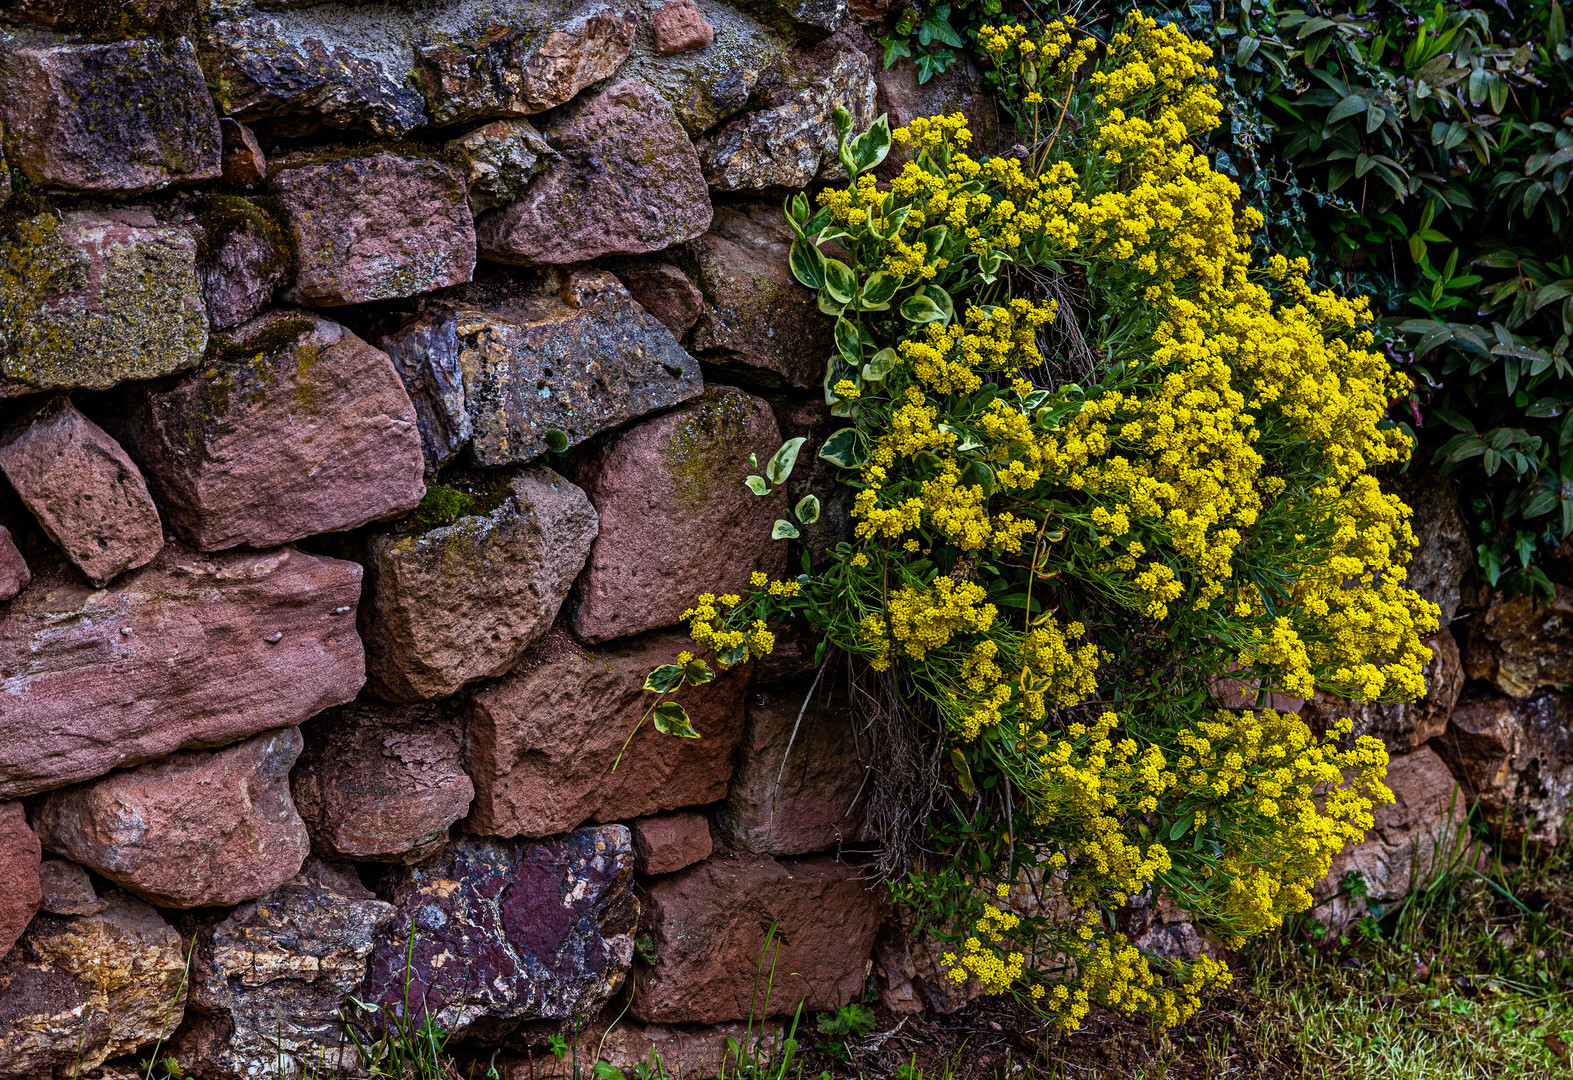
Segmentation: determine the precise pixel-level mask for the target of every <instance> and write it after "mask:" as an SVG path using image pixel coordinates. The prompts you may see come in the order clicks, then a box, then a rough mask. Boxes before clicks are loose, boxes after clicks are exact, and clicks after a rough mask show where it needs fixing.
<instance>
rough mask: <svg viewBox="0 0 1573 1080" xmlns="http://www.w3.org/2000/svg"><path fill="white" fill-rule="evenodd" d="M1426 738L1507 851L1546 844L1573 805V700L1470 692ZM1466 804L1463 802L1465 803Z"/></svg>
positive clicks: (1557, 835)
mask: <svg viewBox="0 0 1573 1080" xmlns="http://www.w3.org/2000/svg"><path fill="white" fill-rule="evenodd" d="M1431 745H1432V746H1433V747H1434V748H1435V749H1436V751H1437V753H1438V754H1440V755H1441V756H1442V758H1443V760H1445V761H1446V762H1447V764H1448V767H1449V768H1451V769H1452V770H1453V775H1454V776H1456V777H1458V779H1459V782H1460V783H1461V784H1462V785H1463V787H1464V789H1465V792H1466V793H1467V795H1468V798H1469V800H1470V801H1473V800H1474V799H1475V798H1478V799H1479V800H1480V808H1481V810H1482V811H1483V813H1484V814H1485V816H1486V819H1487V820H1488V821H1490V822H1491V823H1492V825H1493V827H1494V835H1497V836H1499V837H1500V840H1501V843H1502V845H1503V846H1504V847H1505V848H1507V849H1509V851H1516V850H1518V849H1521V848H1525V847H1532V846H1538V847H1542V848H1543V849H1544V850H1549V849H1550V848H1551V847H1553V846H1554V845H1555V844H1556V843H1557V841H1558V840H1559V839H1561V837H1562V832H1563V825H1564V822H1565V821H1566V819H1567V816H1568V812H1569V810H1570V809H1573V699H1570V698H1569V696H1568V695H1566V694H1560V693H1555V692H1551V693H1543V694H1539V695H1537V696H1535V697H1532V698H1528V699H1527V700H1525V699H1514V698H1509V697H1503V696H1502V695H1500V694H1496V693H1493V692H1492V691H1490V690H1482V691H1480V692H1478V693H1477V692H1474V691H1471V692H1470V693H1468V694H1466V695H1465V697H1464V698H1463V700H1461V701H1460V702H1459V703H1458V706H1457V708H1455V709H1454V710H1453V715H1452V716H1451V717H1449V719H1448V722H1447V730H1446V731H1445V732H1443V733H1442V735H1441V736H1439V737H1438V738H1437V739H1435V740H1434V741H1433V742H1432V743H1431ZM1466 805H1467V804H1466Z"/></svg>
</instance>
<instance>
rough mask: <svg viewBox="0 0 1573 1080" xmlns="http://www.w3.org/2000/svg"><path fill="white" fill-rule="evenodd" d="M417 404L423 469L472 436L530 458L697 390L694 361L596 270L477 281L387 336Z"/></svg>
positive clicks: (500, 455) (486, 455) (493, 459)
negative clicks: (554, 442) (555, 440)
mask: <svg viewBox="0 0 1573 1080" xmlns="http://www.w3.org/2000/svg"><path fill="white" fill-rule="evenodd" d="M381 344H382V347H383V348H384V349H385V350H387V352H388V355H389V356H390V357H392V358H393V362H394V366H395V367H397V368H398V371H399V374H400V375H401V376H402V377H403V379H404V383H405V386H406V387H407V388H408V390H409V392H410V397H411V399H412V400H414V402H415V411H416V416H417V422H418V423H419V425H420V429H421V440H422V445H423V447H424V449H425V452H426V459H427V466H428V468H430V469H432V470H435V469H436V468H437V467H439V466H441V465H442V464H445V463H447V462H449V461H451V460H453V459H454V458H455V457H456V456H457V455H458V454H459V452H460V451H461V450H462V449H464V447H465V446H466V445H473V452H474V457H475V461H476V462H477V463H478V464H480V465H487V466H493V465H508V464H512V463H514V462H523V461H530V460H531V459H533V458H536V457H539V456H540V455H542V454H544V453H546V452H547V450H549V449H551V448H552V438H553V436H552V435H551V433H552V432H554V431H555V432H558V433H559V435H560V436H561V442H560V443H559V446H560V448H562V449H566V448H568V447H572V446H577V445H578V444H579V443H581V442H583V441H584V440H586V439H588V438H590V437H591V436H592V435H595V434H596V433H598V432H601V431H605V430H607V429H608V428H613V427H616V426H618V425H619V424H624V423H626V422H628V421H629V420H632V419H634V418H635V417H638V416H642V415H644V414H645V413H647V412H651V411H652V410H655V409H662V408H667V407H669V406H672V405H676V404H678V403H680V402H683V401H686V400H688V399H689V398H692V397H695V396H697V395H698V394H700V393H701V392H702V391H703V389H704V380H703V378H702V377H701V376H700V373H699V362H698V361H697V360H695V359H694V358H693V357H692V356H689V355H688V353H687V352H685V351H684V349H683V347H682V346H681V345H679V344H678V343H677V339H676V338H674V337H673V336H672V334H671V332H670V331H668V330H667V329H666V327H664V326H662V325H661V323H660V322H659V321H657V320H656V319H655V318H654V317H652V316H651V315H650V314H648V313H647V312H646V311H645V310H644V309H643V308H641V307H640V306H639V305H638V304H636V303H635V302H634V301H633V298H632V297H631V296H629V294H628V290H627V289H625V288H623V286H622V285H621V283H619V282H618V280H617V279H616V278H615V277H613V276H612V275H611V274H608V273H606V272H604V271H600V270H578V271H573V272H570V273H560V272H554V271H548V272H544V273H538V274H526V275H523V276H522V277H514V278H504V279H488V280H487V281H485V282H475V283H473V284H471V285H467V286H464V287H462V288H460V289H456V290H453V291H452V292H449V293H446V294H443V295H442V296H441V297H439V298H435V299H433V300H431V301H428V302H427V304H426V305H425V311H424V313H423V314H422V315H421V316H420V317H418V318H416V319H414V320H412V321H411V322H409V323H407V324H405V325H404V326H403V327H402V328H401V329H399V330H398V331H396V332H395V333H393V334H391V335H389V336H388V337H385V338H384V339H383V340H382V342H381Z"/></svg>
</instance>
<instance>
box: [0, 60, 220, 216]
mask: <svg viewBox="0 0 1573 1080" xmlns="http://www.w3.org/2000/svg"><path fill="white" fill-rule="evenodd" d="M38 36H39V37H40V38H43V35H38ZM22 41H23V42H26V41H27V38H25V37H24V38H23V39H22ZM0 120H3V121H4V124H5V130H6V148H7V151H8V155H7V156H8V160H9V162H10V164H11V167H12V168H14V169H18V170H19V171H20V172H21V173H22V174H23V175H24V176H26V177H27V178H28V180H30V181H32V183H33V184H35V185H37V186H38V187H61V188H73V189H75V190H78V191H93V192H135V191H150V190H152V189H154V188H160V187H163V186H164V185H166V184H172V183H190V182H192V181H197V180H216V179H217V178H218V176H219V173H220V162H221V154H222V150H223V138H222V136H221V135H220V132H219V122H218V112H217V111H216V110H215V109H214V107H213V98H212V96H211V95H210V94H209V93H208V88H207V84H206V83H205V82H204V80H203V77H202V69H201V68H200V67H198V66H197V53H196V50H195V49H193V48H192V46H191V42H190V41H188V40H186V39H185V38H183V37H178V38H171V39H168V40H162V39H159V38H141V39H137V40H134V41H112V42H107V43H103V44H93V43H76V42H72V43H66V42H63V41H60V40H58V39H55V40H40V41H38V42H37V43H36V44H35V43H31V42H28V43H25V44H24V43H21V42H13V43H11V44H9V45H8V46H6V47H0Z"/></svg>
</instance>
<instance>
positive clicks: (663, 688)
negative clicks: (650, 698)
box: [644, 664, 683, 694]
mask: <svg viewBox="0 0 1573 1080" xmlns="http://www.w3.org/2000/svg"><path fill="white" fill-rule="evenodd" d="M682 681H683V669H682V668H680V667H678V666H677V665H676V664H662V665H661V666H660V667H658V668H656V669H655V670H654V671H652V672H650V674H649V675H647V676H645V681H644V688H645V689H646V690H650V691H653V692H655V693H657V694H664V693H666V692H667V691H669V690H675V689H677V687H678V685H679V684H681V683H682Z"/></svg>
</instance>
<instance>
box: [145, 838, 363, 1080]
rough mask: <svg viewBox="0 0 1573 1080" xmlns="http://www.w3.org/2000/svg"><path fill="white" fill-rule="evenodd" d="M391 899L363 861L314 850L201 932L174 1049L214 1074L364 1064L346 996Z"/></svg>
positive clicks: (290, 1074)
mask: <svg viewBox="0 0 1573 1080" xmlns="http://www.w3.org/2000/svg"><path fill="white" fill-rule="evenodd" d="M392 917H393V908H392V906H390V905H389V904H386V903H384V902H383V901H381V900H378V899H377V898H376V897H374V896H373V895H372V894H371V891H370V890H369V889H367V888H366V887H365V886H363V885H362V884H361V883H360V880H359V879H358V878H357V877H356V876H355V869H354V867H352V866H348V865H335V864H330V863H323V862H319V861H317V860H315V859H313V860H311V861H309V862H308V863H307V864H306V868H305V869H304V870H302V871H301V873H300V874H299V875H297V876H296V877H294V878H292V879H291V880H289V881H287V882H285V883H284V884H283V885H281V886H279V888H277V889H275V890H274V891H273V892H271V893H269V894H268V895H266V896H264V897H262V898H260V899H258V900H253V901H251V902H249V903H245V904H242V905H241V906H240V907H238V908H236V909H235V910H234V911H232V912H230V913H229V914H228V915H227V916H226V917H225V918H223V919H222V920H220V921H219V922H218V923H217V925H213V926H212V927H211V929H207V928H206V927H204V928H203V929H201V930H199V931H198V932H197V933H196V934H194V935H193V937H194V939H195V941H194V944H195V946H196V947H195V951H194V952H193V954H192V963H191V989H190V993H189V999H190V1010H191V1016H190V1019H189V1020H188V1021H187V1023H186V1024H185V1025H184V1026H183V1027H182V1028H181V1029H180V1032H179V1034H178V1038H177V1040H176V1041H175V1043H174V1047H173V1051H174V1053H175V1055H176V1057H177V1058H178V1060H179V1061H180V1062H181V1064H182V1065H184V1066H185V1067H186V1068H187V1069H189V1070H191V1072H192V1073H194V1074H195V1075H199V1076H203V1077H212V1078H215V1080H257V1078H258V1077H268V1078H270V1080H300V1078H301V1077H302V1076H310V1075H320V1073H319V1072H318V1071H317V1070H325V1069H335V1070H336V1069H339V1068H343V1069H346V1070H349V1069H353V1068H355V1067H356V1066H357V1065H358V1064H359V1060H358V1055H357V1054H356V1052H355V1048H354V1044H353V1043H352V1042H351V1041H350V1039H349V1037H348V1035H347V1034H346V1033H345V1030H344V1023H343V1019H342V1016H343V1007H344V995H345V994H353V995H359V994H360V992H361V986H362V984H363V983H364V982H365V980H366V959H367V957H369V956H370V955H371V950H372V947H373V945H374V944H375V942H376V938H377V933H378V931H379V930H381V929H382V928H383V927H385V926H386V925H387V923H388V921H389V920H390V919H391V918H392Z"/></svg>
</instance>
